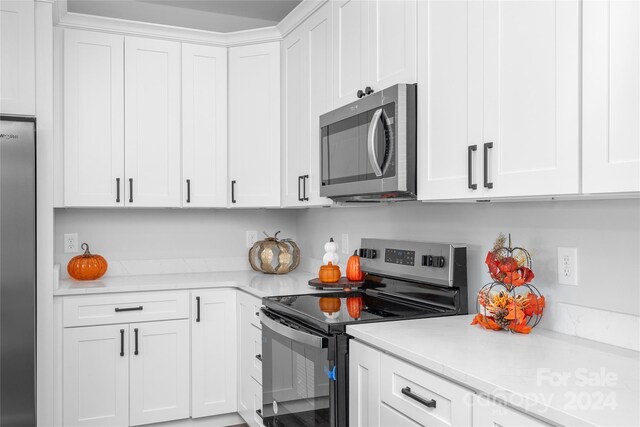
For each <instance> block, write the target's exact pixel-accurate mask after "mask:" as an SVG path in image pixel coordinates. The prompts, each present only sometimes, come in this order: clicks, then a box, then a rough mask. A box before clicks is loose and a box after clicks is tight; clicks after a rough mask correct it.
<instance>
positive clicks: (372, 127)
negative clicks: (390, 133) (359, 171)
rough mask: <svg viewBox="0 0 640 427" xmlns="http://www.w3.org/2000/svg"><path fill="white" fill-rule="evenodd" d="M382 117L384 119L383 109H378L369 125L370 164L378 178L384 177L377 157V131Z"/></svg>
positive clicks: (368, 146)
mask: <svg viewBox="0 0 640 427" xmlns="http://www.w3.org/2000/svg"><path fill="white" fill-rule="evenodd" d="M380 117H382V108H378V109H377V110H376V112H375V113H373V117H372V118H371V123H369V135H368V138H367V139H368V144H367V151H368V152H369V163H371V167H372V168H373V173H375V174H376V176H382V169H381V168H380V165H379V164H378V156H377V155H376V130H377V129H378V123H379V122H380Z"/></svg>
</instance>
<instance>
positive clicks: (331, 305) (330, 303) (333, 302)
mask: <svg viewBox="0 0 640 427" xmlns="http://www.w3.org/2000/svg"><path fill="white" fill-rule="evenodd" d="M340 305H341V303H340V298H332V297H322V298H320V310H322V311H323V312H324V313H327V314H333V313H335V312H337V311H340Z"/></svg>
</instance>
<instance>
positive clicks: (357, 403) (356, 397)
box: [349, 341, 381, 427]
mask: <svg viewBox="0 0 640 427" xmlns="http://www.w3.org/2000/svg"><path fill="white" fill-rule="evenodd" d="M349 390H350V392H349V425H350V426H353V427H368V426H378V425H381V424H380V352H379V351H377V350H374V349H372V348H371V347H367V346H366V345H363V344H361V343H360V342H358V341H351V343H350V344H349Z"/></svg>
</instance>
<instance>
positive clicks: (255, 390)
mask: <svg viewBox="0 0 640 427" xmlns="http://www.w3.org/2000/svg"><path fill="white" fill-rule="evenodd" d="M237 307H238V310H237V324H238V344H237V345H238V359H239V360H238V363H239V366H238V413H239V414H240V416H241V417H242V418H243V419H244V420H245V422H246V423H247V424H249V425H254V422H255V415H256V414H255V409H254V407H255V406H256V394H259V395H260V402H262V399H261V397H262V386H261V385H260V384H262V377H260V381H259V382H258V381H256V380H255V379H254V378H253V377H252V375H254V373H255V372H256V368H255V364H256V363H262V362H260V361H259V360H257V359H256V357H255V355H256V353H255V351H256V348H255V337H256V335H258V336H261V332H260V330H259V329H258V327H257V326H256V325H255V324H254V318H255V313H256V311H257V310H259V307H260V299H259V298H256V297H253V296H251V295H248V294H246V293H244V292H238V293H237ZM260 405H261V403H260Z"/></svg>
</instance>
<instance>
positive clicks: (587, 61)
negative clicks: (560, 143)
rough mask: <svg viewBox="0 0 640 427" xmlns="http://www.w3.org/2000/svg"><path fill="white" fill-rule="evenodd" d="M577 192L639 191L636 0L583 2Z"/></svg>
mask: <svg viewBox="0 0 640 427" xmlns="http://www.w3.org/2000/svg"><path fill="white" fill-rule="evenodd" d="M583 34H584V35H583V37H584V38H583V43H582V46H583V66H582V191H583V192H584V193H616V192H634V191H636V192H637V191H640V3H639V2H638V1H636V0H615V1H612V0H591V1H585V2H584V3H583Z"/></svg>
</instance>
